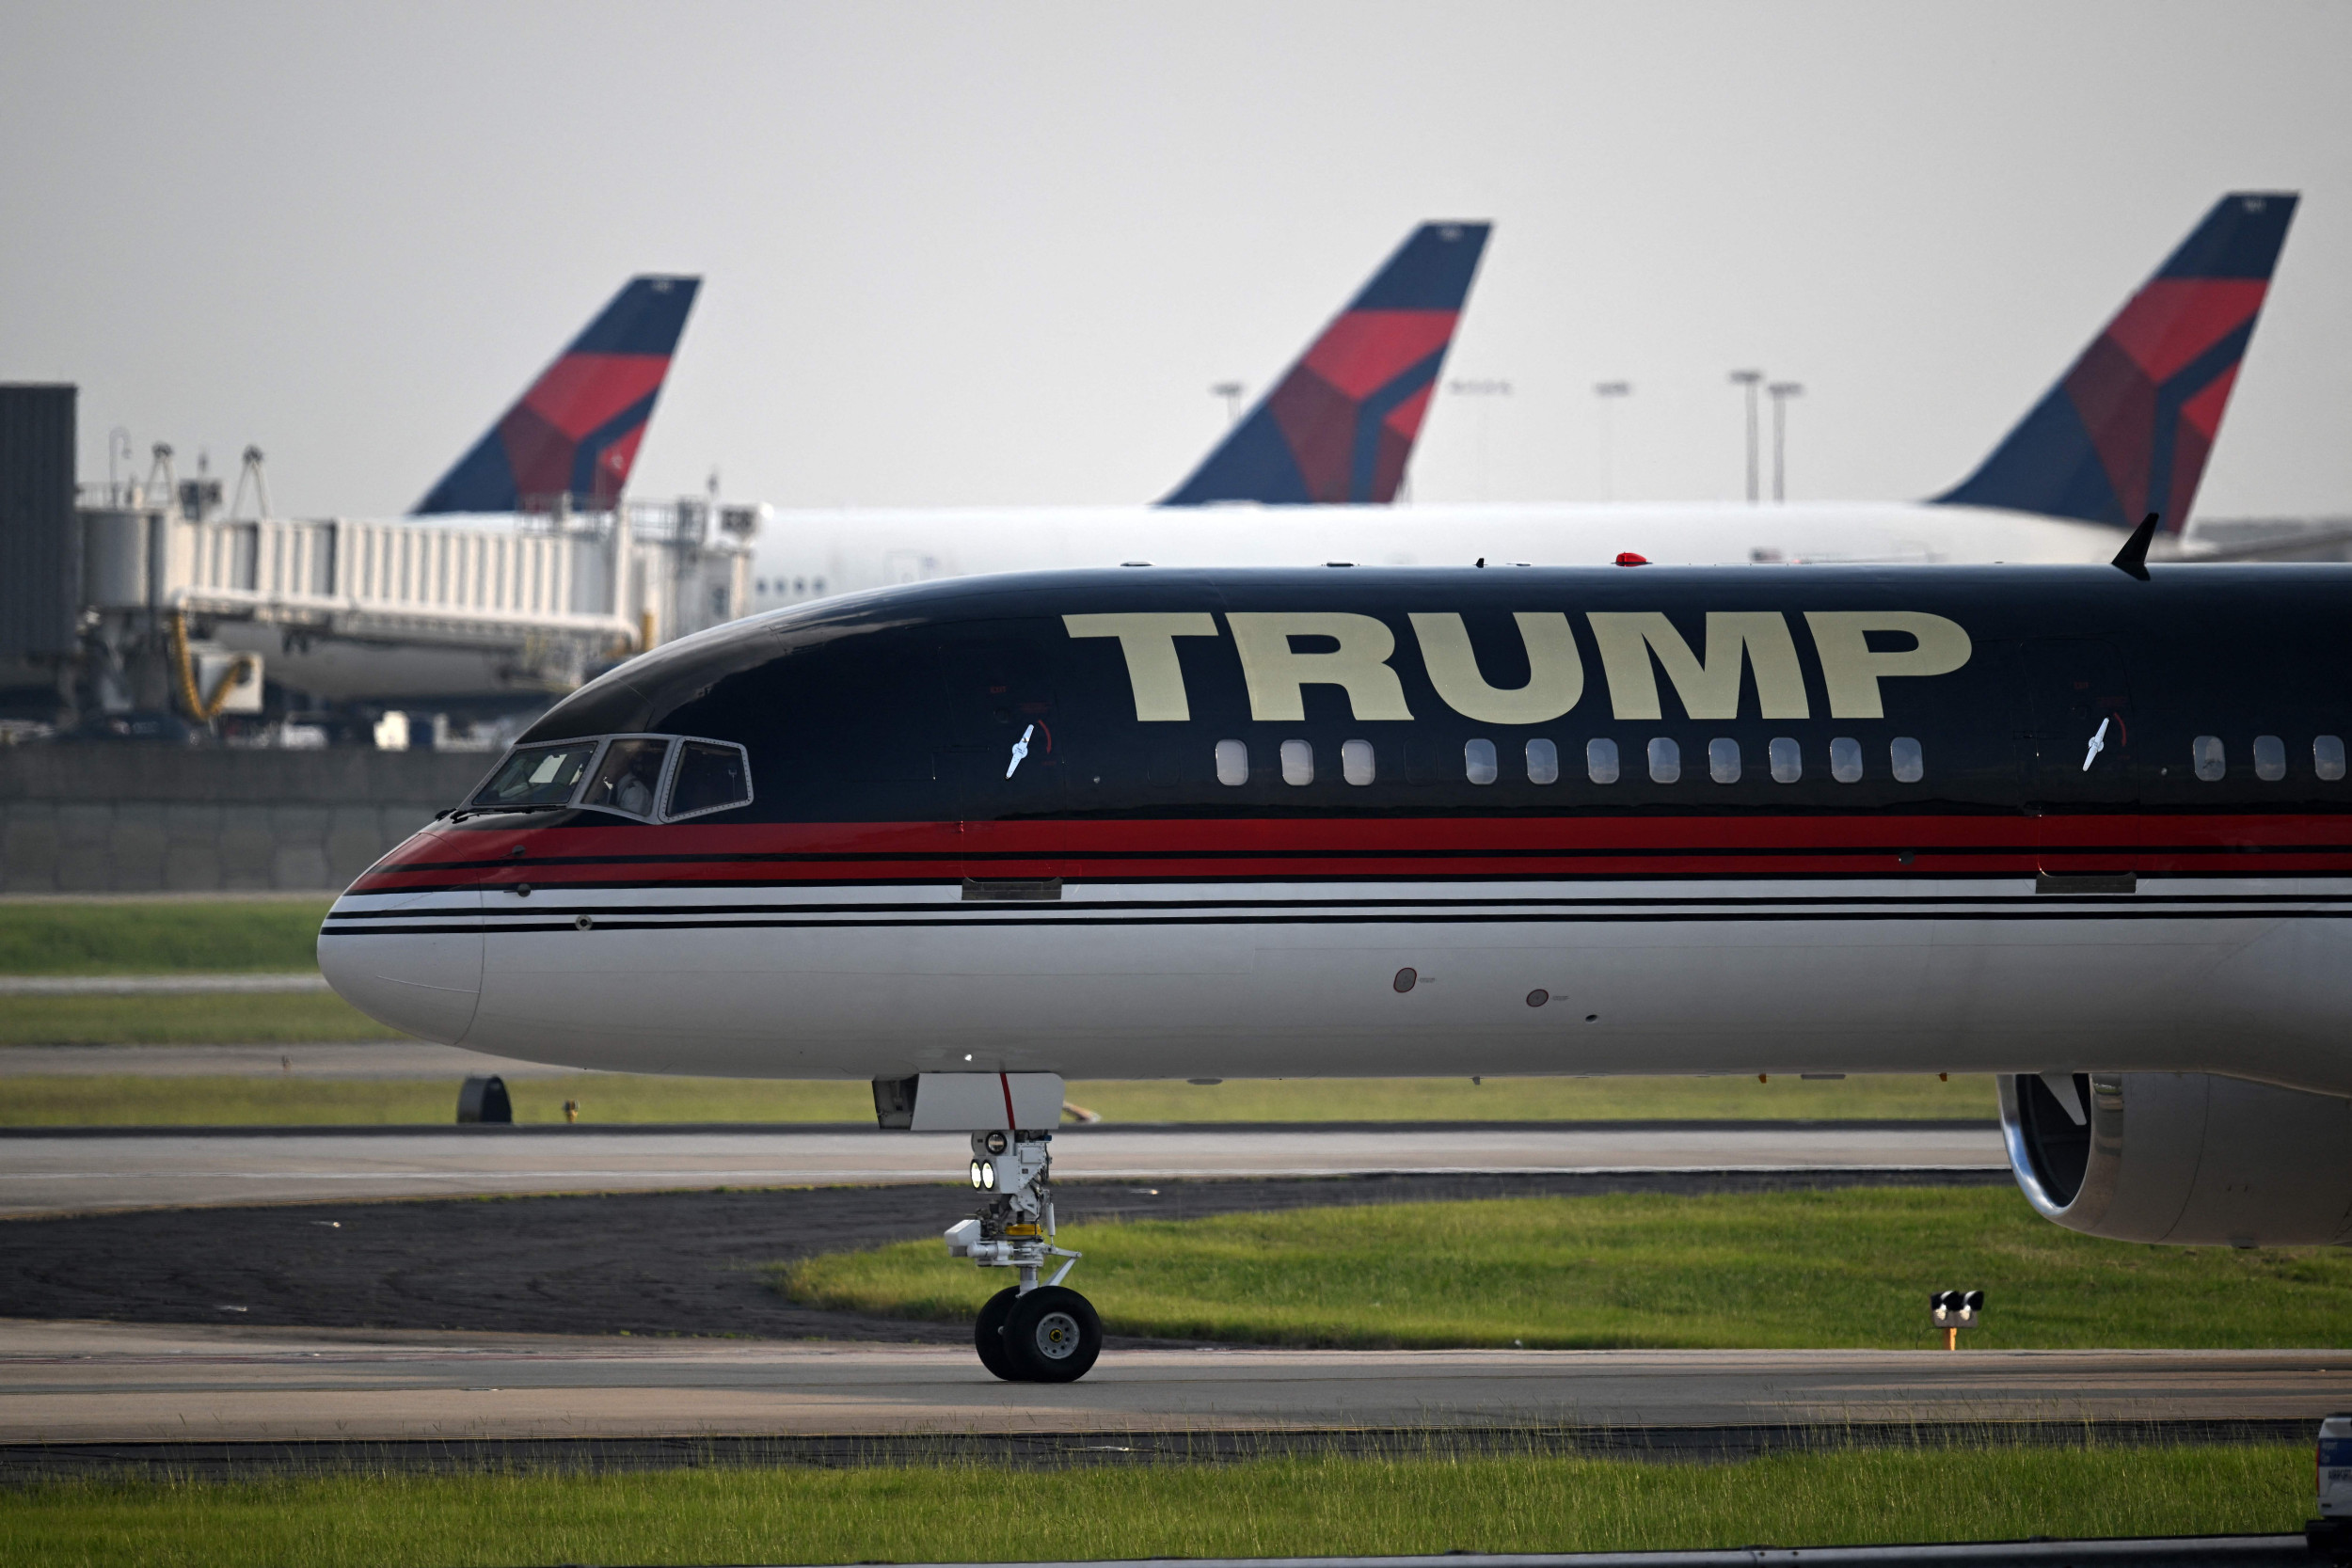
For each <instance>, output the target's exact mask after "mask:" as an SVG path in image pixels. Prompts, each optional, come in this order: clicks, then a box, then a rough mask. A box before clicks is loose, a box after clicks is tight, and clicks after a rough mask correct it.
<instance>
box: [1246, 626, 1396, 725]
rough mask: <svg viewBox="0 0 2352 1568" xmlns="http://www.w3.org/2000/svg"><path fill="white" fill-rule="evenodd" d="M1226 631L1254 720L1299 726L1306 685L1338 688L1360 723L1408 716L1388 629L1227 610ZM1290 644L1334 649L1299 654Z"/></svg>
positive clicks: (1392, 637) (1304, 707)
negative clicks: (1319, 641) (1314, 642)
mask: <svg viewBox="0 0 2352 1568" xmlns="http://www.w3.org/2000/svg"><path fill="white" fill-rule="evenodd" d="M1225 624H1226V625H1227V626H1231V627H1232V631H1233V645H1234V647H1235V648H1236V649H1238V650H1239V652H1240V654H1241V673H1242V679H1243V680H1244V681H1245V682H1246V683H1247V684H1248V688H1249V717H1250V718H1252V719H1258V720H1278V721H1286V722H1291V723H1295V722H1298V721H1301V720H1304V719H1305V718H1306V717H1307V705H1306V700H1305V698H1304V697H1303V696H1302V695H1301V692H1300V689H1301V688H1302V687H1309V686H1336V687H1338V688H1340V689H1342V690H1343V691H1345V692H1346V693H1347V705H1348V710H1349V711H1350V712H1351V713H1352V714H1353V715H1354V716H1355V717H1356V718H1357V719H1359V720H1367V719H1410V718H1412V716H1413V714H1412V710H1411V709H1410V708H1407V707H1406V705H1405V687H1404V684H1403V683H1402V682H1400V681H1399V680H1398V679H1397V678H1396V672H1395V671H1393V670H1391V669H1390V668H1389V656H1390V655H1391V654H1393V653H1395V652H1396V633H1394V632H1392V631H1391V630H1390V629H1389V627H1388V624H1387V623H1386V622H1383V621H1381V620H1378V619H1376V618H1375V617H1374V616H1370V615H1349V614H1343V613H1338V612H1334V611H1318V612H1311V613H1299V614H1279V613H1277V614H1266V613H1260V612H1257V611H1244V610H1228V611H1226V613H1225ZM1294 637H1327V638H1330V639H1331V640H1333V641H1336V642H1337V643H1338V644H1339V646H1338V647H1337V648H1335V649H1332V650H1331V651H1329V652H1327V653H1312V654H1302V653H1297V652H1295V651H1294V650H1293V649H1292V647H1291V639H1292V638H1294Z"/></svg>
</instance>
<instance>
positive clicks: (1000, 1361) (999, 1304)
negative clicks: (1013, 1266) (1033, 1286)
mask: <svg viewBox="0 0 2352 1568" xmlns="http://www.w3.org/2000/svg"><path fill="white" fill-rule="evenodd" d="M1020 1299H1021V1292H1020V1291H1016V1290H1014V1289H1013V1288H1012V1287H1011V1286H1007V1287H1005V1289H1003V1290H1001V1291H997V1292H996V1293H995V1294H994V1295H993V1296H991V1297H989V1298H988V1302H987V1304H986V1305H985V1306H983V1307H981V1308H980V1315H979V1317H978V1318H977V1319H975V1320H974V1322H973V1323H972V1346H973V1348H974V1349H975V1350H977V1351H978V1352H979V1353H980V1365H981V1366H983V1367H986V1368H987V1369H988V1370H990V1371H992V1372H994V1373H995V1374H996V1375H997V1376H998V1377H1001V1378H1003V1379H1004V1380H1005V1381H1006V1382H1007V1383H1019V1382H1020V1381H1021V1379H1022V1373H1021V1370H1020V1369H1019V1368H1018V1367H1015V1366H1014V1365H1013V1364H1012V1353H1011V1352H1010V1351H1009V1350H1007V1349H1006V1348H1005V1318H1006V1315H1007V1314H1008V1313H1009V1312H1010V1311H1011V1310H1012V1304H1013V1303H1014V1302H1016V1301H1018V1300H1020Z"/></svg>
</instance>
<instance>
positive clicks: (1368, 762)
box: [1340, 740, 1375, 784]
mask: <svg viewBox="0 0 2352 1568" xmlns="http://www.w3.org/2000/svg"><path fill="white" fill-rule="evenodd" d="M1340 776H1341V777H1343V778H1344V779H1345V780H1346V781H1347V782H1348V783H1349V784H1370V783H1372V781H1373V779H1374V777H1375V774H1374V770H1373V763H1372V742H1371V741H1369V740H1350V741H1347V742H1344V743H1343V744H1342V746H1341V747H1340Z"/></svg>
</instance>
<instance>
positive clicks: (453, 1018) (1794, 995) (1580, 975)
mask: <svg viewBox="0 0 2352 1568" xmlns="http://www.w3.org/2000/svg"><path fill="white" fill-rule="evenodd" d="M2347 901H2352V879H2336V878H2273V879H2243V880H2226V881H2217V880H2211V879H2196V880H2181V881H2177V882H2175V881H2167V880H2164V879H2142V880H2141V881H2140V883H2139V885H2138V889H2137V892H2136V893H2129V894H2121V895H2114V896H2106V897H2102V896H2096V895H2091V896H2072V895H2057V896H2053V895H2047V894H2037V892H2036V890H2035V883H2034V881H2033V880H2032V879H2026V878H2021V879H2014V880H2006V879H1999V880H1987V879H1964V880H1963V879H1954V880H1950V881H1936V880H1927V879H1912V878H1908V877H1900V878H1887V879H1868V878H1861V879H1840V880H1836V881H1829V882H1824V881H1822V880H1820V879H1803V880H1796V879H1791V880H1788V881H1785V882H1780V881H1771V880H1749V879H1740V880H1716V881H1710V880H1704V879H1671V880H1664V881H1661V880H1657V879H1642V880H1638V881H1637V880H1627V881H1622V882H1608V881H1590V880H1581V879H1580V880H1574V881H1565V880H1564V881H1546V882H1526V881H1508V882H1501V881H1492V882H1480V881H1468V880H1464V881H1438V882H1430V881H1418V880H1416V881H1411V882H1391V883H1354V882H1349V883H1327V884H1314V883H1298V882H1241V881H1234V882H1219V883H1215V884H1207V885H1204V884H1199V883H1188V884H1184V885H1168V884H1166V883H1147V884H1137V885H1130V886H1122V885H1120V884H1117V883H1087V884H1084V885H1073V886H1071V887H1069V888H1068V889H1067V890H1066V891H1065V893H1064V895H1063V896H1062V897H1061V898H1060V899H1059V900H1057V901H1034V902H1031V901H1004V902H997V901H977V902H975V901H968V900H966V899H965V898H964V896H963V895H962V891H961V889H960V888H959V887H957V886H954V885H948V886H914V887H907V886H900V887H883V888H876V887H857V888H840V887H809V886H805V885H803V886H779V887H749V888H747V887H741V886H737V887H730V888H726V889H723V890H718V889H687V888H660V889H647V890H644V891H630V892H620V891H616V890H613V889H610V888H602V889H594V890H591V889H571V890H567V889H564V888H561V887H539V888H534V889H533V890H532V892H531V893H530V894H529V895H517V894H516V893H515V892H513V891H511V890H508V889H492V890H486V891H468V892H450V893H433V894H421V895H400V894H394V895H350V896H347V897H346V898H345V899H344V900H343V901H342V903H340V904H338V906H337V913H338V915H339V916H348V915H353V914H365V915H370V916H373V918H370V919H368V920H366V921H365V926H366V927H367V932H366V934H364V935H342V936H331V937H329V938H328V939H327V940H326V941H325V942H322V945H321V961H322V963H323V965H324V966H325V968H326V973H327V974H328V977H329V978H330V979H331V980H332V981H333V983H334V985H335V987H336V989H337V990H340V991H342V993H343V994H344V995H345V996H346V997H349V998H351V999H352V1000H354V1001H355V1002H357V1003H358V1004H359V1005H360V1006H363V1007H367V1008H369V1009H370V1010H371V1011H375V1012H378V1013H379V1014H382V1015H383V1016H388V1017H392V1018H396V1019H398V1020H399V1021H400V1022H401V1023H402V1026H403V1027H405V1028H408V1029H410V1030H411V1031H412V1032H417V1033H424V1034H428V1035H430V1036H431V1037H436V1038H440V1039H444V1040H447V1041H450V1042H452V1043H456V1044H462V1045H467V1046H470V1047H473V1048H475V1049H478V1050H482V1051H485V1052H493V1053H500V1054H504V1055H513V1056H520V1057H526V1058H530V1059H533V1060H539V1061H547V1062H554V1063H561V1064H564V1065H569V1066H575V1067H580V1068H591V1069H622V1070H630V1071H654V1072H669V1073H699V1074H713V1075H723V1076H750V1077H778V1078H822V1077H841V1078H877V1077H896V1076H904V1075H908V1074H912V1073H915V1072H920V1071H951V1070H974V1069H986V1070H1039V1071H1052V1072H1058V1073H1061V1074H1063V1075H1065V1076H1067V1077H1072V1078H1089V1077H1091V1078H1165V1077H1239V1078H1251V1077H1288V1076H1300V1077H1337V1076H1359V1075H1457V1076H1459V1075H1469V1074H1473V1073H1485V1074H1496V1075H1503V1074H1545V1073H1748V1072H1758V1071H1766V1072H1852V1073H1862V1072H1916V1071H1961V1072H1996V1071H1997V1072H2040V1071H2046V1070H2053V1069H2090V1068H2092V1067H2097V1068H2101V1069H2135V1070H2136V1069H2181V1070H2188V1069H2198V1070H2207V1071H2226V1072H2232V1073H2235V1074H2237V1075H2240V1076H2245V1077H2251V1078H2260V1079H2267V1080H2271V1081H2274V1082H2279V1083H2284V1084H2290V1085H2297V1086H2301V1087H2306V1088H2312V1089H2320V1090H2327V1091H2330V1092H2335V1093H2345V1092H2348V1091H2352V1052H2348V1051H2347V1049H2346V1045H2345V1041H2344V1023H2343V1021H2344V1018H2345V1017H2346V1016H2347V1014H2348V1013H2352V961H2347V960H2352V927H2347V926H2346V924H2345V923H2344V919H2343V915H2344V912H2345V911H2346V909H2347V908H2352V902H2347ZM583 917H584V919H585V922H586V924H585V925H584V926H583V925H582V924H581V922H582V919H583ZM1407 969H1409V970H1411V971H1413V972H1414V973H1413V975H1412V977H1411V983H1410V986H1409V989H1406V990H1400V989H1399V987H1400V984H1401V983H1403V982H1402V980H1401V977H1400V971H1404V970H1407ZM1536 992H1541V993H1543V995H1542V997H1541V998H1540V1000H1538V1001H1536V1002H1535V1003H1534V1005H1531V998H1532V997H1534V993H1536Z"/></svg>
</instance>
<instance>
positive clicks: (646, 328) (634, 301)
mask: <svg viewBox="0 0 2352 1568" xmlns="http://www.w3.org/2000/svg"><path fill="white" fill-rule="evenodd" d="M701 287H702V279H701V278H699V277H651V276H648V277H632V278H630V279H629V280H628V282H627V283H625V284H623V285H622V286H621V292H620V293H617V294H614V295H613V296H612V302H611V303H610V304H608V305H606V306H605V308H604V309H602V310H601V311H599V312H597V314H596V320H594V321H592V322H590V323H589V324H588V325H587V327H586V328H585V329H584V330H583V331H582V332H581V333H580V336H579V337H577V338H575V339H573V340H572V341H571V343H570V345H569V346H568V347H566V348H565V349H564V352H563V353H562V354H559V355H557V356H555V360H554V362H553V363H552V364H550V365H548V368H547V369H546V370H544V371H541V372H539V378H538V379H537V380H536V381H533V382H532V384H531V385H530V386H529V387H528V388H525V389H524V391H523V395H522V396H521V397H519V398H516V400H515V404H514V406H513V407H511V408H509V409H507V411H506V412H505V413H503V414H501V415H500V416H499V420H498V422H497V423H496V424H494V425H492V426H491V427H490V428H489V430H488V431H486V432H485V433H484V435H483V437H482V439H481V440H479V441H476V442H475V443H474V444H473V445H472V446H471V447H469V448H468V449H467V451H466V454H465V455H464V456H463V457H460V458H459V459H458V460H457V461H456V463H455V464H454V465H453V466H452V467H451V468H450V470H449V472H448V473H446V474H443V475H442V476H441V478H440V480H439V482H438V483H436V484H435V485H434V486H433V488H432V489H430V490H428V491H426V492H425V496H424V499H422V500H421V501H419V502H417V504H416V505H415V506H414V507H412V508H411V509H410V510H409V515H411V516H433V515H442V514H447V513H495V514H501V515H503V514H513V513H517V512H533V511H539V512H544V511H548V510H549V509H550V508H551V506H552V504H553V503H554V502H556V501H557V500H559V499H561V500H562V501H564V503H565V504H566V505H568V506H569V507H570V508H571V509H572V510H574V511H580V512H603V511H610V510H612V506H613V505H614V503H616V502H617V501H618V500H619V499H620V497H621V492H622V491H623V490H625V489H627V488H628V471H629V468H630V467H632V466H633V465H634V464H635V463H636V461H637V448H638V445H639V443H641V442H642V441H644V438H645V427H646V425H648V424H649V423H651V422H652V420H653V405H654V402H655V400H656V399H658V398H660V395H661V384H662V382H664V381H665V380H667V379H668V378H669V374H670V360H671V358H672V357H673V356H675V353H676V351H677V341H678V337H679V335H680V334H681V333H683V332H684V331H685V330H686V317H687V314H688V313H689V312H690V311H691V310H692V309H694V295H695V293H697V292H699V291H700V289H701Z"/></svg>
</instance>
